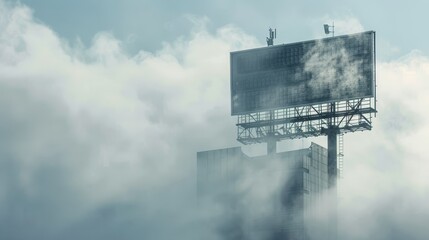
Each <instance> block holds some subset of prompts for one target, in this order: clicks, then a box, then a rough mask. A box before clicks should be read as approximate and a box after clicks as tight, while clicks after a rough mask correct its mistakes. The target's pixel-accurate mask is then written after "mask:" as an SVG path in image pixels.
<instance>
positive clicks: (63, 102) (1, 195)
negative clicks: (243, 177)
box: [0, 1, 429, 239]
mask: <svg viewBox="0 0 429 240" xmlns="http://www.w3.org/2000/svg"><path fill="white" fill-rule="evenodd" d="M345 21H346V20H345ZM347 21H349V20H347ZM194 25H195V26H194V28H193V30H192V31H191V32H188V33H184V34H183V36H182V37H179V38H178V39H176V40H175V41H172V42H164V43H163V47H162V48H161V49H159V50H158V51H154V52H149V51H145V50H144V46H142V50H141V51H140V52H139V53H138V54H136V55H132V56H130V55H127V54H126V53H125V52H124V51H123V49H124V43H123V41H121V40H120V39H117V38H115V36H114V35H113V34H111V33H109V32H99V33H98V34H97V35H95V36H94V38H93V41H92V44H91V45H89V46H87V45H84V44H83V43H82V42H80V41H79V39H77V40H75V41H69V40H65V39H62V38H61V36H58V35H57V34H56V33H55V32H53V31H52V30H51V29H50V28H49V26H47V25H45V24H43V23H41V22H40V21H39V20H37V19H34V17H33V16H32V10H31V9H29V8H28V7H26V6H24V5H20V4H9V3H5V2H4V1H0V109H1V118H0V142H1V147H0V222H1V224H0V238H2V239H119V238H121V239H171V238H175V239H201V236H204V239H223V236H224V235H222V232H221V231H220V230H219V229H221V228H219V226H220V225H222V224H223V225H225V223H228V222H227V219H222V214H221V212H222V209H221V207H219V206H217V205H216V204H213V205H204V204H203V205H201V204H200V205H198V204H197V200H196V185H195V182H196V152H197V151H201V150H207V149H217V148H224V147H230V146H237V145H239V144H238V143H237V142H236V141H235V137H236V136H235V133H236V132H235V131H236V129H235V122H236V119H234V118H233V117H231V116H230V109H229V107H230V100H229V87H230V85H229V52H230V51H234V50H240V49H246V48H251V47H256V46H262V45H263V42H262V41H258V40H257V39H256V38H255V37H254V36H250V35H248V34H246V33H245V32H244V31H242V30H240V28H239V27H237V26H232V25H225V26H223V27H220V28H218V29H216V30H215V31H208V30H207V29H206V28H205V25H204V19H202V20H201V19H196V20H195V21H194ZM145 37H151V36H149V35H148V36H145ZM428 77H429V59H428V57H427V56H425V55H423V54H421V53H419V52H418V51H413V52H411V53H409V54H407V55H405V56H403V57H402V58H400V59H396V60H394V61H390V62H378V63H377V85H378V87H377V91H378V93H377V98H378V103H377V108H378V110H379V113H378V114H377V118H376V119H375V120H374V130H373V131H371V132H362V133H356V134H348V135H346V136H345V140H346V150H345V156H346V157H345V177H344V179H342V180H341V181H340V183H339V184H340V187H341V189H340V193H341V194H340V195H341V197H340V199H339V214H340V219H341V221H340V222H339V227H338V229H339V236H340V239H425V236H426V235H427V234H428V233H429V232H428V230H427V228H426V227H425V224H426V223H425V221H426V220H427V219H428V217H429V207H428V206H427V204H426V203H427V200H428V199H429V190H428V189H429V181H428V177H427V169H429V163H428V162H427V161H426V160H427V154H426V151H425V140H426V139H427V137H428V136H429V125H428V120H429V119H428V118H429V114H428V113H426V112H425V111H424V109H425V107H426V103H427V102H428V100H429V99H428V98H429V97H428V95H427V91H428V90H429V83H428V81H427V79H428ZM311 140H313V141H317V142H320V143H321V144H322V145H325V146H326V143H325V142H324V139H322V138H319V139H307V140H302V141H303V142H302V143H301V142H300V141H301V140H299V141H295V142H291V143H283V144H285V145H289V146H293V147H296V146H301V145H303V146H304V147H308V143H309V141H311ZM256 148H258V147H257V146H256V147H253V148H252V147H246V148H245V151H246V152H248V153H253V152H254V151H255V150H254V149H256ZM280 149H281V146H280ZM255 152H257V151H255ZM267 181H270V179H269V178H267ZM244 183H246V184H247V185H246V184H245V185H244V186H253V185H254V187H253V188H252V190H251V192H249V194H248V195H246V199H248V200H249V203H250V204H252V205H251V207H257V206H260V205H261V204H263V201H265V200H266V196H270V194H267V192H264V191H260V190H261V189H264V186H265V185H264V184H263V183H258V184H253V183H252V182H246V181H244ZM244 183H243V184H244ZM268 200H269V199H268ZM261 201H262V202H261ZM321 204H324V202H321Z"/></svg>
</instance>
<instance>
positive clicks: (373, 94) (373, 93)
mask: <svg viewBox="0 0 429 240" xmlns="http://www.w3.org/2000/svg"><path fill="white" fill-rule="evenodd" d="M365 34H372V36H371V37H372V44H371V45H372V48H371V62H372V64H371V69H370V70H371V73H372V76H371V77H372V79H370V80H371V90H372V91H371V93H370V94H366V95H360V96H354V97H348V96H341V97H339V98H334V99H324V100H319V101H312V102H308V103H296V104H288V105H287V106H274V107H266V108H263V109H253V110H248V111H244V110H243V111H238V112H237V111H235V112H234V111H233V110H234V101H233V97H234V96H233V55H235V54H237V53H238V54H240V53H246V52H252V51H263V50H264V49H275V48H282V47H284V46H285V45H290V46H292V45H303V44H308V43H316V44H317V43H318V42H319V41H329V40H326V39H347V38H353V37H355V36H359V35H365ZM300 65H302V66H304V65H305V63H300ZM230 79H231V80H230V99H231V105H230V107H231V115H233V116H239V115H243V114H250V113H256V112H264V111H272V110H279V109H284V108H290V107H302V106H307V105H317V104H323V103H328V102H339V101H347V100H353V99H358V98H371V97H374V98H375V97H376V81H377V80H376V32H375V31H365V32H361V33H355V34H348V35H341V36H336V37H329V38H321V39H314V40H307V41H300V42H294V43H289V44H282V45H274V46H269V47H259V48H253V49H246V50H239V51H234V52H231V53H230ZM249 92H252V91H249ZM253 92H257V91H256V90H254V91H253ZM259 92H260V91H259ZM261 108H262V107H261Z"/></svg>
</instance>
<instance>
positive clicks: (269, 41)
mask: <svg viewBox="0 0 429 240" xmlns="http://www.w3.org/2000/svg"><path fill="white" fill-rule="evenodd" d="M268 31H269V37H267V45H268V46H272V45H274V38H277V29H274V31H273V29H272V28H270V29H269V30H268Z"/></svg>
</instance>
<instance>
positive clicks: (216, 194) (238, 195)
mask: <svg viewBox="0 0 429 240" xmlns="http://www.w3.org/2000/svg"><path fill="white" fill-rule="evenodd" d="M327 189H328V166H327V150H326V148H323V147H321V146H319V145H317V144H315V143H312V144H311V146H310V147H309V148H305V149H300V150H294V151H288V152H281V153H276V154H274V155H270V156H258V157H249V156H247V155H245V154H244V153H243V152H242V150H241V148H240V147H236V148H226V149H218V150H212V151H203V152H198V153H197V193H198V196H199V199H206V198H209V199H210V200H211V201H213V202H215V203H219V204H220V206H222V208H224V209H225V211H224V212H225V219H228V221H229V220H231V221H236V222H228V223H226V225H227V226H233V229H230V231H227V230H225V232H226V233H227V234H226V236H225V239H273V240H274V239H293V240H295V239H297V240H308V239H311V234H309V232H310V231H311V230H312V229H311V224H310V223H309V219H311V218H312V216H314V215H317V211H323V209H320V207H318V202H319V201H320V200H321V198H322V197H323V193H324V192H325V190H327ZM228 233H230V234H229V235H228ZM319 237H321V238H320V239H324V238H323V237H322V236H319Z"/></svg>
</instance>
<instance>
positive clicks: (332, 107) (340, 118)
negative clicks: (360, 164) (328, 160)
mask: <svg viewBox="0 0 429 240" xmlns="http://www.w3.org/2000/svg"><path fill="white" fill-rule="evenodd" d="M376 113H377V110H376V107H375V99H374V98H360V99H353V100H346V101H338V102H331V103H321V104H316V105H307V106H302V107H291V108H285V109H277V110H272V111H265V112H256V113H249V114H244V115H239V116H238V123H237V124H236V125H237V140H238V141H239V142H241V143H243V144H253V143H262V142H267V140H268V138H274V139H275V140H276V141H280V140H283V139H296V138H306V137H314V136H321V135H327V134H328V129H332V128H335V129H336V131H337V132H338V133H339V134H343V133H348V132H356V131H365V130H371V129H372V117H373V116H375V114H376Z"/></svg>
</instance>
